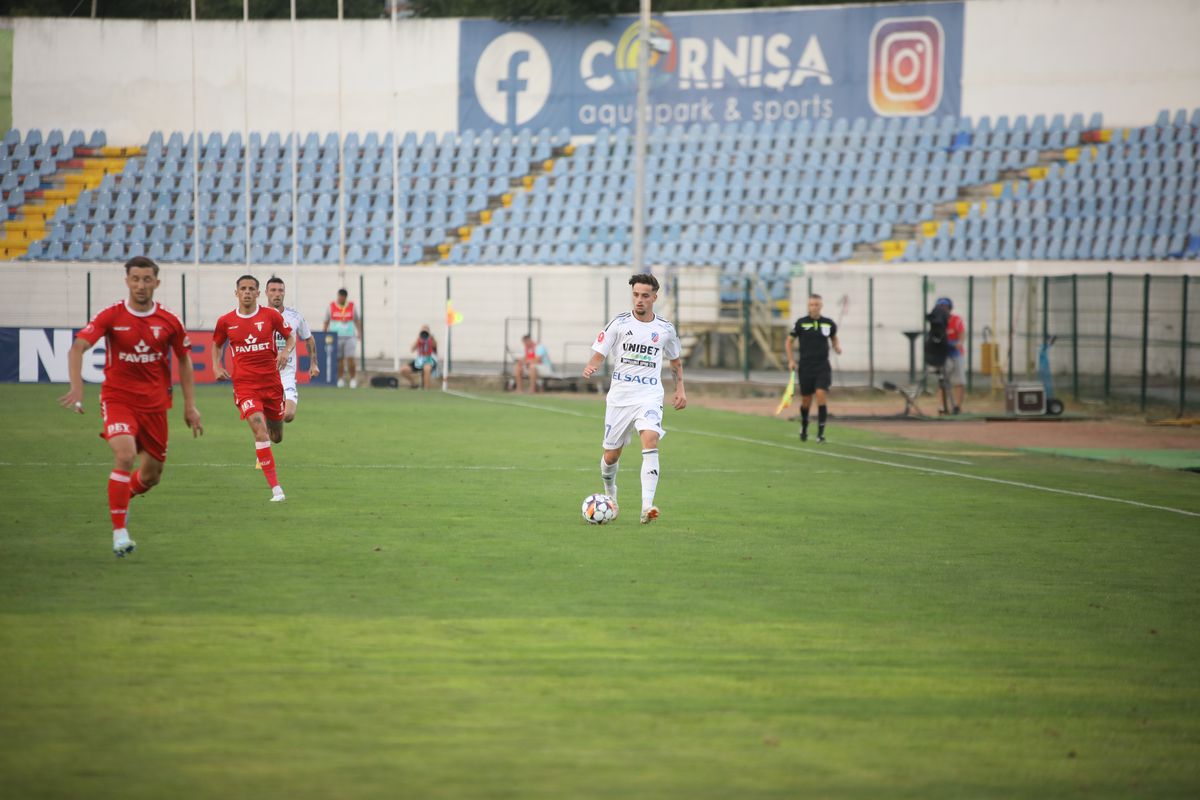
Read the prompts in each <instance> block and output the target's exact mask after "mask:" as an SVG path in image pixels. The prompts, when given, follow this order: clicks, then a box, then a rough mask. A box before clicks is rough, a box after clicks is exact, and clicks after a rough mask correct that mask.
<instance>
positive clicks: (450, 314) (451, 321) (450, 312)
mask: <svg viewBox="0 0 1200 800" xmlns="http://www.w3.org/2000/svg"><path fill="white" fill-rule="evenodd" d="M460 322H462V314H460V313H458V312H457V311H455V310H454V306H453V305H451V303H450V301H449V300H447V301H446V324H447V325H457V324H458V323H460Z"/></svg>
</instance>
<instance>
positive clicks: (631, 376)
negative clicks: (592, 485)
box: [583, 274, 687, 525]
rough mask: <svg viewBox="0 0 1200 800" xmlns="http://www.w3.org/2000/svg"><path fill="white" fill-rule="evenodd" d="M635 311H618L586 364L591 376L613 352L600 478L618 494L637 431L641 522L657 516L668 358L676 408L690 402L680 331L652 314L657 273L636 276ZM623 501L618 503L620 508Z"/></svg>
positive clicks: (585, 371) (608, 490)
mask: <svg viewBox="0 0 1200 800" xmlns="http://www.w3.org/2000/svg"><path fill="white" fill-rule="evenodd" d="M629 285H630V286H632V287H633V311H631V312H625V313H624V314H618V315H617V316H615V317H613V318H612V321H611V322H609V323H608V326H607V327H605V329H604V330H602V331H601V332H600V335H599V336H597V337H596V342H595V344H593V345H592V350H593V351H594V352H593V353H592V357H591V359H589V360H588V363H587V366H586V367H584V368H583V377H585V378H590V377H591V376H592V375H593V374H594V373H595V372H596V370H597V369H599V368H600V365H601V364H603V363H604V359H605V358H606V357H607V356H608V355H609V354H612V355H613V356H614V359H615V363H614V364H613V373H612V384H611V385H610V386H609V389H608V402H607V409H606V410H605V412H604V455H603V456H601V458H600V478H601V480H602V481H603V482H604V493H605V494H607V495H608V496H610V497H612V498H613V500H616V499H617V467H618V466H619V464H620V458H621V450H622V449H623V448H624V447H625V445H627V444H628V443H629V440H630V439H631V438H632V436H633V432H634V431H635V430H636V431H637V432H638V437H639V438H640V439H641V441H642V524H643V525H644V524H646V523H648V522H653V521H654V520H656V519H658V514H659V511H658V506H656V505H654V493H655V492H656V491H657V490H658V474H659V470H658V440H659V439H661V438H662V437H664V436H666V435H667V432H666V431H665V430H663V424H662V422H663V415H662V412H663V387H662V380H661V377H662V365H663V360H664V359H665V360H666V361H667V363H668V364H670V366H671V374H672V375H673V376H674V377H675V397H674V399H673V401H672V405H673V406H674V407H675V408H676V409H683V408H686V407H687V395H686V394H685V393H684V390H683V363H682V362H681V361H680V360H679V335H678V334H677V333H676V332H675V326H674V325H672V324H671V323H670V322H667V321H666V320H665V319H663V318H662V317H660V316H657V315H656V314H655V313H654V303H655V301H656V300H658V279H657V278H655V277H654V276H653V275H649V274H641V275H634V276H633V277H632V278H630V279H629ZM619 507H620V505H619V504H618V508H619Z"/></svg>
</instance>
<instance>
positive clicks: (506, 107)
mask: <svg viewBox="0 0 1200 800" xmlns="http://www.w3.org/2000/svg"><path fill="white" fill-rule="evenodd" d="M461 25H462V28H461V35H460V44H459V81H460V87H459V98H460V100H459V129H460V130H462V129H466V128H473V129H476V130H479V129H483V128H493V129H494V128H498V127H509V128H516V127H532V128H541V127H550V128H553V129H558V128H561V127H564V126H565V127H567V128H569V129H570V130H571V132H572V133H576V134H579V133H590V132H593V131H595V130H596V129H597V128H600V127H602V126H607V127H610V128H612V127H615V126H619V125H626V126H630V127H632V126H633V125H635V124H636V122H635V120H634V116H633V106H634V103H635V100H636V89H637V43H638V30H639V22H638V18H637V17H635V16H620V17H614V18H613V19H611V20H609V21H607V22H598V23H587V24H577V25H567V24H563V23H558V22H537V23H521V24H503V23H499V22H493V21H490V20H475V19H469V20H463V21H462V23H461ZM962 43H963V4H962V3H953V2H949V3H916V4H903V5H900V4H896V5H892V4H888V5H881V6H856V7H849V8H846V7H841V8H811V9H789V10H786V11H746V12H742V11H738V12H719V13H712V12H710V13H694V14H667V15H663V16H659V17H655V18H654V19H653V20H652V22H651V31H650V50H651V53H650V112H649V113H650V121H651V122H652V123H653V124H658V125H673V124H676V123H680V124H684V125H688V124H691V123H700V124H704V125H707V124H709V123H714V122H715V123H720V124H725V123H740V122H743V121H747V120H750V121H754V122H777V121H779V120H784V119H788V120H803V119H808V120H813V121H817V120H821V119H832V118H836V117H847V118H854V117H874V116H883V117H896V116H926V115H930V114H937V115H943V114H953V115H958V114H959V110H960V108H961V100H962V97H961V94H962V91H961V89H962Z"/></svg>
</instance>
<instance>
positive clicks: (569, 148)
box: [563, 144, 575, 156]
mask: <svg viewBox="0 0 1200 800" xmlns="http://www.w3.org/2000/svg"><path fill="white" fill-rule="evenodd" d="M563 152H564V153H566V154H567V155H569V156H573V155H575V145H573V144H568V145H563Z"/></svg>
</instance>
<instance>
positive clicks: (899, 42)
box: [869, 17, 944, 117]
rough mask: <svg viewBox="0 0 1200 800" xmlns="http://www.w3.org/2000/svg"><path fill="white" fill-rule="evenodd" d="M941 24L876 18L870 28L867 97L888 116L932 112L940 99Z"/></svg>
mask: <svg viewBox="0 0 1200 800" xmlns="http://www.w3.org/2000/svg"><path fill="white" fill-rule="evenodd" d="M943 41H944V36H943V34H942V26H941V23H939V22H938V21H937V20H936V19H934V18H933V17H903V18H891V19H884V20H880V21H879V23H878V24H877V25H876V26H875V29H874V30H872V31H871V61H870V88H869V92H870V98H871V107H872V108H873V109H875V113H877V114H881V115H883V116H888V117H898V116H919V115H923V114H932V113H933V112H934V110H935V109H936V108H937V107H938V103H940V102H941V100H942V80H943V70H942V54H943V48H942V42H943Z"/></svg>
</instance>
